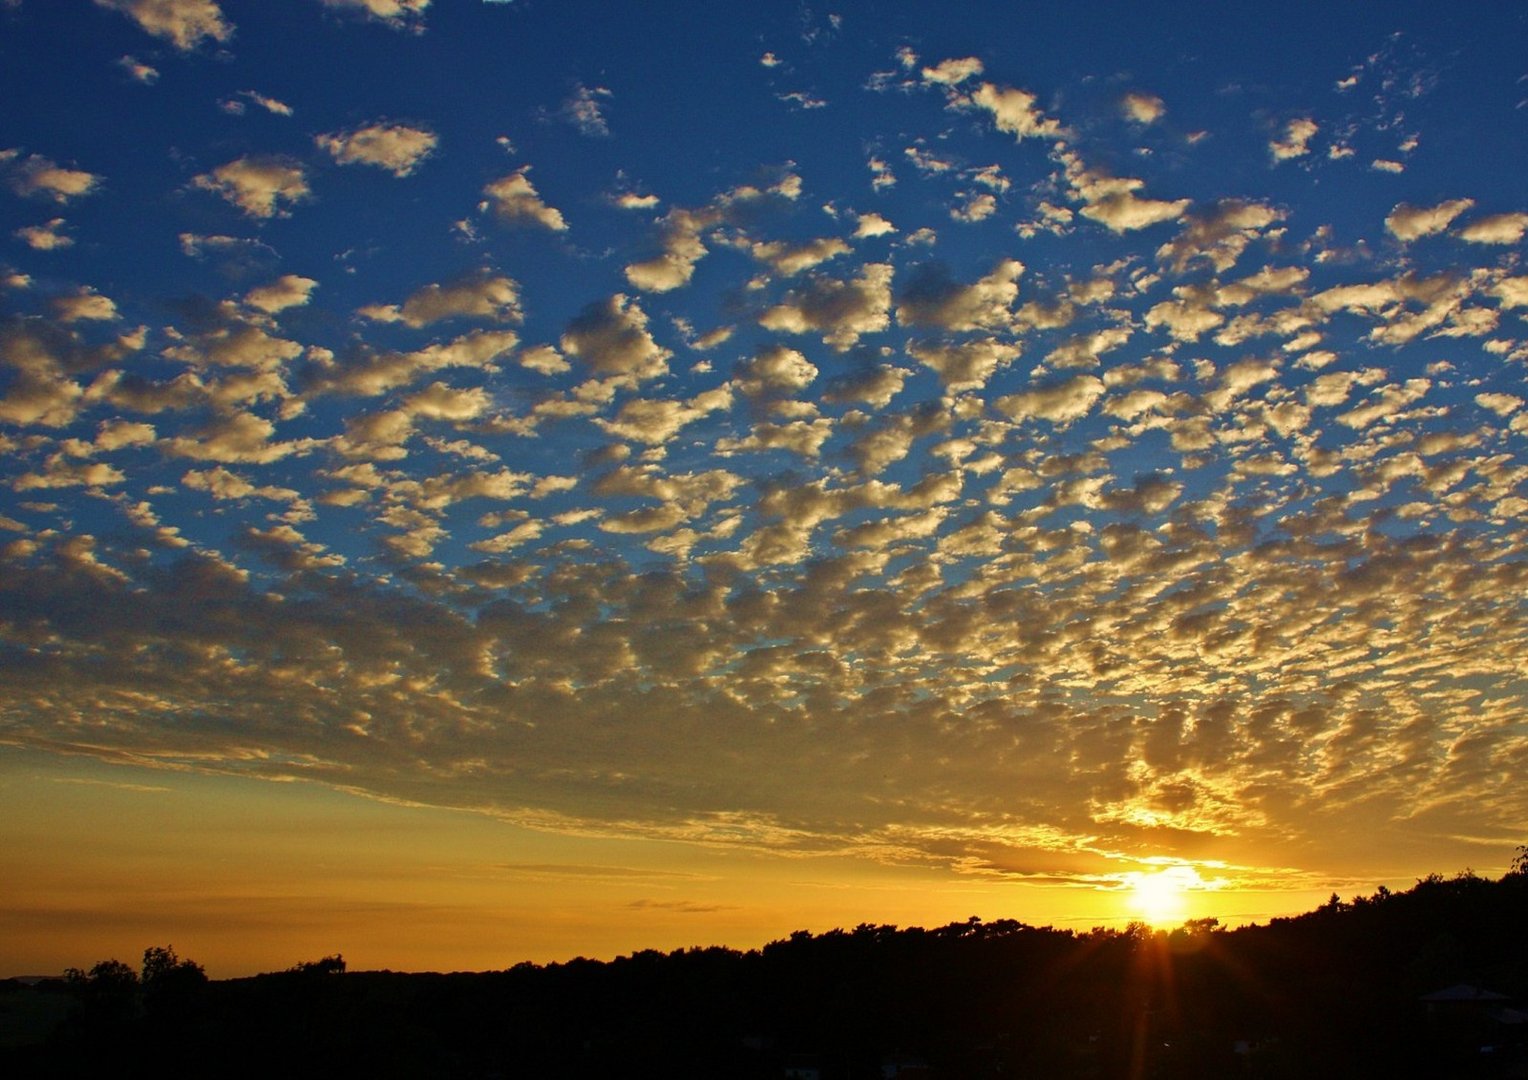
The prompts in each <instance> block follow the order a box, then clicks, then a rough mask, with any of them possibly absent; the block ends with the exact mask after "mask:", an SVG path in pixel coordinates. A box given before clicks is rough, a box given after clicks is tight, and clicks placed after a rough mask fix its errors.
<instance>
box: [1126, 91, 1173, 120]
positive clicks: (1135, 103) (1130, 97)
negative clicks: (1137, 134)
mask: <svg viewBox="0 0 1528 1080" xmlns="http://www.w3.org/2000/svg"><path fill="white" fill-rule="evenodd" d="M1119 107H1120V112H1121V113H1122V114H1123V115H1124V117H1125V119H1126V120H1129V121H1131V122H1133V123H1136V124H1155V123H1156V122H1157V121H1158V120H1160V119H1162V117H1163V116H1165V115H1167V106H1166V105H1165V104H1164V103H1163V101H1162V99H1161V98H1159V97H1157V96H1156V95H1155V94H1147V93H1142V92H1141V91H1138V90H1133V91H1131V92H1130V93H1128V94H1126V95H1125V96H1124V97H1123V98H1121V99H1120V105H1119Z"/></svg>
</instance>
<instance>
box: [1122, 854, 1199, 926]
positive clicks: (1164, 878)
mask: <svg viewBox="0 0 1528 1080" xmlns="http://www.w3.org/2000/svg"><path fill="white" fill-rule="evenodd" d="M1202 885H1203V882H1202V881H1201V880H1200V878H1199V875H1198V874H1197V873H1196V872H1195V871H1194V868H1193V867H1191V866H1169V867H1167V868H1166V869H1164V870H1158V871H1157V872H1155V873H1152V874H1139V873H1138V874H1133V875H1131V882H1130V908H1131V910H1132V911H1134V912H1135V913H1136V914H1137V915H1139V916H1140V917H1141V918H1142V919H1143V920H1144V921H1145V922H1148V923H1150V924H1151V925H1152V926H1171V925H1175V924H1177V923H1181V922H1182V921H1183V920H1184V919H1185V918H1187V916H1188V891H1189V890H1190V889H1193V888H1198V887H1202Z"/></svg>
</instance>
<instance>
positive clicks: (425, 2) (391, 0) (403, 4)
mask: <svg viewBox="0 0 1528 1080" xmlns="http://www.w3.org/2000/svg"><path fill="white" fill-rule="evenodd" d="M319 2H320V3H321V4H323V5H324V7H327V8H333V9H335V10H337V11H355V12H358V13H361V14H364V15H365V16H366V17H367V18H370V19H374V20H376V21H377V22H382V23H386V24H387V25H388V26H391V27H393V28H394V29H395V30H402V29H411V30H415V31H418V30H420V29H422V28H423V25H424V13H425V12H426V11H427V10H428V9H429V7H430V0H319Z"/></svg>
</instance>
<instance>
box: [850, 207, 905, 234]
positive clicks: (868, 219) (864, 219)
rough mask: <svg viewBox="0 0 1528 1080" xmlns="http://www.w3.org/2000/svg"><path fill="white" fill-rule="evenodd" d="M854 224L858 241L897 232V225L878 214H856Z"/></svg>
mask: <svg viewBox="0 0 1528 1080" xmlns="http://www.w3.org/2000/svg"><path fill="white" fill-rule="evenodd" d="M854 222H855V223H854V238H855V239H856V240H861V239H864V238H866V237H871V236H886V235H889V234H890V233H894V232H896V231H897V227H896V226H895V225H893V224H892V223H891V222H889V221H887V220H886V219H885V218H884V217H882V216H881V215H880V214H876V213H869V214H856V215H855V219H854Z"/></svg>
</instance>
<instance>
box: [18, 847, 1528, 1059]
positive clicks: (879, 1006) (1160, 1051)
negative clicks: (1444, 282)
mask: <svg viewBox="0 0 1528 1080" xmlns="http://www.w3.org/2000/svg"><path fill="white" fill-rule="evenodd" d="M1440 992H1441V993H1440ZM1429 995H1431V996H1432V998H1433V1000H1424V998H1426V997H1428V996H1429ZM47 1001H51V1002H52V1003H53V1005H54V1006H55V1007H56V1008H55V1011H54V1013H52V1014H49V1013H48V1012H47V1010H46V1009H39V1008H38V1003H39V1002H47ZM1525 1005H1528V861H1525V859H1523V858H1520V859H1519V862H1518V864H1517V867H1516V869H1515V870H1514V872H1513V873H1510V874H1508V875H1506V876H1505V877H1503V878H1502V879H1500V880H1498V881H1492V880H1489V879H1485V878H1480V877H1476V876H1474V875H1473V874H1470V873H1468V872H1466V873H1464V874H1460V875H1458V876H1455V877H1452V878H1442V877H1438V876H1433V877H1429V878H1427V879H1424V880H1422V881H1419V882H1418V883H1417V884H1416V886H1415V887H1414V888H1411V889H1408V890H1406V891H1404V892H1398V893H1391V892H1389V891H1387V890H1385V889H1380V890H1379V891H1378V892H1376V893H1374V894H1373V895H1371V896H1366V897H1356V898H1354V899H1353V900H1351V901H1348V902H1343V901H1341V900H1339V899H1338V898H1337V897H1335V896H1334V897H1333V898H1332V900H1331V901H1330V902H1329V903H1328V904H1326V905H1325V906H1323V907H1321V908H1319V909H1317V910H1315V911H1312V912H1310V913H1308V914H1305V915H1301V916H1299V917H1296V918H1289V919H1275V920H1273V922H1271V923H1270V924H1269V925H1266V926H1252V927H1243V928H1240V929H1236V930H1224V929H1221V928H1220V927H1219V926H1218V925H1217V924H1216V922H1215V920H1213V919H1204V920H1196V921H1193V922H1190V923H1187V924H1185V925H1184V926H1183V927H1182V928H1180V929H1178V930H1175V931H1172V932H1170V933H1168V932H1162V931H1157V932H1152V931H1150V930H1148V929H1147V928H1145V927H1144V926H1139V925H1134V926H1131V927H1129V928H1127V929H1126V930H1123V931H1116V930H1094V931H1090V932H1087V933H1074V932H1071V931H1062V930H1055V929H1049V928H1035V927H1031V926H1027V925H1024V924H1022V923H1018V922H1013V921H1011V920H1001V921H998V922H982V921H980V920H978V919H975V918H972V919H970V920H969V921H967V922H962V923H953V924H951V925H949V926H944V927H939V928H937V929H931V930H925V929H921V928H916V927H914V928H907V929H898V928H895V927H890V926H870V925H862V926H858V927H855V928H854V929H852V930H832V931H829V932H827V933H823V934H810V933H807V932H805V931H800V932H797V933H795V934H792V935H791V936H790V937H789V938H787V939H785V940H783V941H776V942H772V943H770V944H769V945H766V946H764V947H763V948H762V949H757V950H751V951H748V952H739V951H737V950H734V949H726V948H719V947H712V948H695V949H682V950H678V951H675V952H672V953H666V954H665V953H660V952H654V951H646V952H639V953H636V954H634V955H632V956H628V957H621V958H619V959H617V960H614V961H610V962H600V961H594V960H585V959H578V960H573V961H570V962H568V963H562V964H549V965H546V966H539V965H534V964H520V965H517V966H516V967H514V968H511V969H509V970H507V971H497V972H484V973H476V974H465V973H457V974H448V975H439V974H402V973H394V972H347V971H346V970H345V964H344V961H343V959H342V958H340V957H338V956H334V957H326V958H324V959H323V960H318V961H313V962H310V963H306V964H300V965H298V966H297V967H295V968H292V969H290V970H287V971H283V972H278V973H274V974H269V975H260V976H256V977H254V978H248V979H232V980H226V981H208V980H207V979H206V978H205V976H204V975H203V974H202V972H201V969H200V967H198V966H197V965H195V964H194V963H192V962H190V961H183V960H180V959H179V958H178V957H176V956H175V954H174V952H173V950H170V949H150V950H149V951H148V952H147V953H146V954H145V957H144V965H143V971H142V974H141V975H140V974H139V973H138V972H135V971H134V970H133V969H132V968H130V967H128V966H127V965H125V964H119V963H117V962H115V961H103V962H102V963H101V964H98V965H96V967H95V968H93V969H91V970H90V971H88V972H80V971H76V972H71V973H70V976H69V977H68V978H67V979H64V980H55V981H52V982H50V983H45V984H42V985H39V986H36V987H29V988H23V987H21V986H19V985H16V984H13V985H12V986H11V987H10V988H8V989H6V990H4V991H0V1022H3V1021H4V1020H5V1019H6V1016H5V1010H11V1011H12V1012H14V1011H15V1010H17V1009H23V1010H24V1009H26V1008H32V1009H33V1012H34V1013H35V1014H36V1015H39V1016H43V1017H44V1018H46V1017H47V1016H50V1015H51V1016H53V1017H55V1019H54V1020H53V1021H49V1022H52V1023H54V1025H55V1026H54V1027H53V1028H52V1029H51V1031H52V1033H51V1035H48V1036H47V1037H46V1038H45V1039H44V1040H43V1041H41V1042H34V1043H32V1044H30V1045H14V1044H15V1043H17V1042H25V1037H24V1036H16V1035H15V1034H14V1033H12V1035H11V1036H10V1042H11V1043H12V1044H13V1045H9V1046H6V1047H4V1048H0V1075H5V1076H16V1077H25V1076H83V1075H103V1076H104V1075H111V1076H129V1077H130V1076H149V1075H155V1076H164V1075H176V1074H179V1073H181V1072H186V1073H187V1074H189V1075H218V1076H229V1077H244V1076H283V1077H288V1076H328V1077H335V1076H341V1077H342V1076H380V1077H435V1076H451V1077H483V1078H488V1077H505V1078H516V1077H538V1078H539V1077H721V1078H732V1077H736V1078H750V1077H761V1078H762V1077H783V1076H797V1077H818V1078H820V1080H851V1078H859V1077H886V1076H903V1077H913V1076H935V1077H954V1078H967V1077H973V1078H974V1077H985V1076H1005V1077H1012V1076H1036V1077H1070V1076H1077V1077H1089V1076H1093V1077H1127V1076H1143V1077H1242V1076H1248V1077H1317V1076H1385V1075H1391V1076H1424V1075H1425V1076H1441V1077H1449V1076H1460V1077H1465V1076H1528V1056H1525V1051H1524V1039H1523V1030H1524V1027H1525V1026H1528V1025H1525V1024H1524V1023H1523V1021H1524V1020H1528V1015H1525V1014H1524V1013H1523V1012H1522V1011H1520V1010H1522V1008H1523V1007H1524V1006H1525ZM58 1017H62V1019H61V1021H59V1020H58V1019H57V1018H58ZM12 1019H14V1017H12ZM39 1022H40V1023H41V1022H43V1021H39ZM14 1027H15V1025H11V1027H10V1028H6V1027H0V1032H6V1031H12V1029H13V1028H14Z"/></svg>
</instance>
